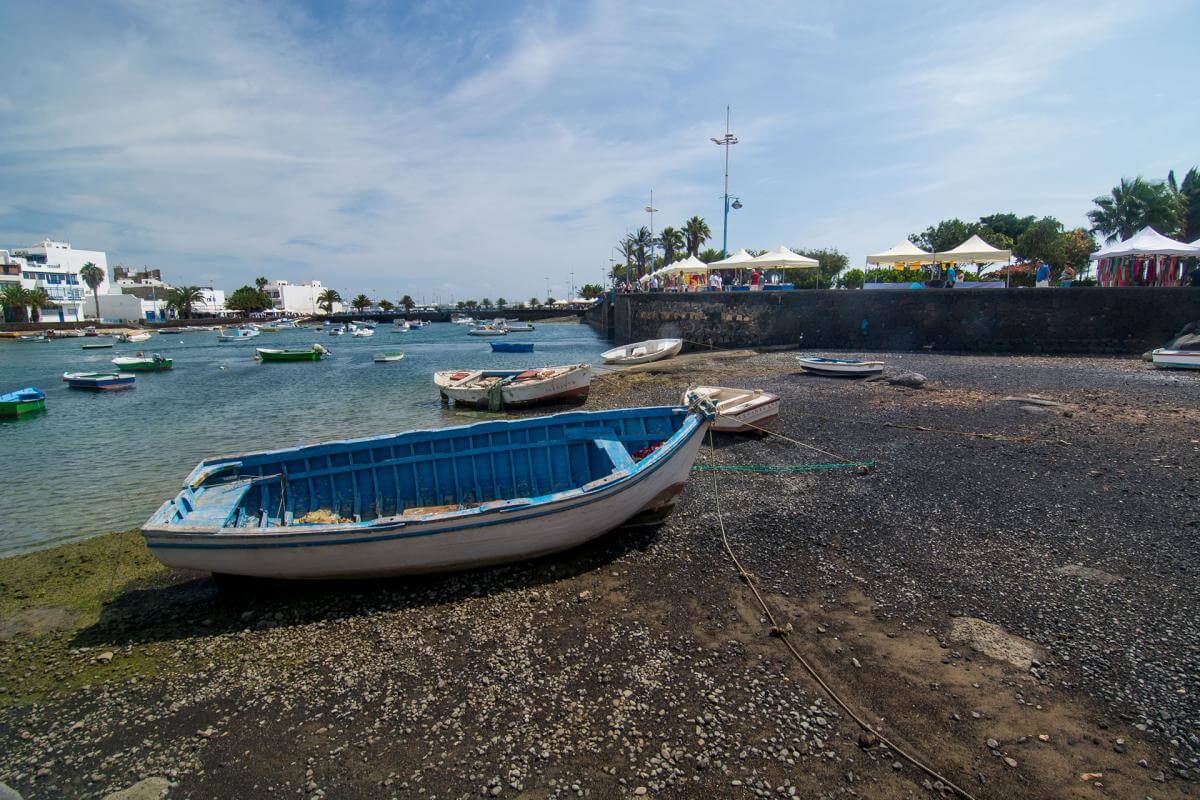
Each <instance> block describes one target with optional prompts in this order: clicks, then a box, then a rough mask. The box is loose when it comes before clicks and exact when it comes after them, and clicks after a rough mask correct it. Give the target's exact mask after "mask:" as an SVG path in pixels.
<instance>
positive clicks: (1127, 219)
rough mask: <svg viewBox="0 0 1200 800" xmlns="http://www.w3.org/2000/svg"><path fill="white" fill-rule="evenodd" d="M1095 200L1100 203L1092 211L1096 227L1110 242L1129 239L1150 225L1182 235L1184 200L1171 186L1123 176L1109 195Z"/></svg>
mask: <svg viewBox="0 0 1200 800" xmlns="http://www.w3.org/2000/svg"><path fill="white" fill-rule="evenodd" d="M1092 202H1094V203H1095V204H1096V208H1094V209H1092V210H1091V211H1089V212H1088V219H1089V220H1091V223H1092V230H1094V231H1096V232H1097V233H1101V234H1104V237H1105V241H1107V242H1111V241H1113V240H1114V239H1118V238H1119V239H1128V238H1129V237H1130V236H1133V235H1134V234H1135V233H1137V232H1138V231H1140V230H1141V229H1142V228H1144V227H1146V226H1147V225H1150V226H1152V227H1153V228H1154V229H1155V230H1156V231H1158V232H1159V233H1162V234H1163V235H1165V236H1174V235H1178V231H1179V223H1180V221H1181V220H1182V218H1183V208H1182V206H1183V203H1182V202H1181V201H1180V199H1179V197H1178V196H1177V195H1176V194H1175V193H1174V192H1172V191H1171V188H1170V187H1169V186H1167V184H1165V183H1158V182H1154V181H1148V180H1146V179H1145V178H1142V177H1141V176H1138V177H1136V178H1134V179H1132V180H1130V179H1129V178H1121V183H1120V184H1119V185H1117V186H1114V187H1113V188H1112V192H1110V193H1109V195H1107V196H1105V197H1097V198H1096V199H1095V200H1093V201H1092Z"/></svg>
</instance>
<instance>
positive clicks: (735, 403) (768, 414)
mask: <svg viewBox="0 0 1200 800" xmlns="http://www.w3.org/2000/svg"><path fill="white" fill-rule="evenodd" d="M695 398H700V399H703V400H708V401H710V402H711V403H713V405H715V406H716V409H717V418H716V419H714V420H713V423H712V428H713V430H714V431H724V432H729V433H732V432H735V431H755V430H757V429H758V428H762V427H764V426H765V425H767V424H769V423H770V422H771V421H772V420H774V419H775V418H776V417H777V416H779V395H774V394H771V393H770V392H764V391H763V390H762V389H731V388H729V387H727V386H693V387H691V388H690V389H688V390H687V391H685V392H684V393H683V403H684V405H688V404H690V403H692V401H693V400H694V399H695ZM751 426H753V427H751Z"/></svg>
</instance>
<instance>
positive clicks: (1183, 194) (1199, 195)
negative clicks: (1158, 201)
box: [1167, 167, 1200, 242]
mask: <svg viewBox="0 0 1200 800" xmlns="http://www.w3.org/2000/svg"><path fill="white" fill-rule="evenodd" d="M1167 185H1168V186H1170V187H1171V191H1172V192H1174V193H1175V195H1176V197H1178V198H1179V203H1180V205H1182V207H1183V224H1182V225H1181V226H1180V234H1181V235H1180V238H1181V239H1183V241H1185V242H1191V241H1194V240H1195V239H1197V238H1200V170H1198V169H1197V168H1196V167H1192V168H1191V169H1189V170H1188V171H1187V174H1186V175H1184V176H1183V183H1181V184H1178V185H1176V183H1175V170H1171V171H1170V172H1168V173H1167Z"/></svg>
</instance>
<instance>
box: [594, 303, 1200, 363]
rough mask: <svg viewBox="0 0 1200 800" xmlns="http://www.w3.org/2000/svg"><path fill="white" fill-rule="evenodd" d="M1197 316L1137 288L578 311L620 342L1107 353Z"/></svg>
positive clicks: (1128, 348) (1199, 307)
mask: <svg viewBox="0 0 1200 800" xmlns="http://www.w3.org/2000/svg"><path fill="white" fill-rule="evenodd" d="M1195 320H1200V289H1191V288H1134V287H1129V288H1120V289H1101V288H1095V287H1081V288H1072V289H1062V288H1055V289H987V290H961V289H922V290H913V291H911V292H872V291H801V292H754V293H749V292H746V293H742V292H736V293H734V292H721V293H717V292H713V293H708V292H699V293H683V294H666V293H654V294H635V295H617V296H616V298H615V302H614V300H613V298H611V297H610V298H609V299H607V300H605V302H604V303H602V304H599V306H598V307H596V308H594V309H592V310H590V311H589V312H588V313H587V316H586V321H587V322H588V324H589V325H591V326H592V327H593V328H595V329H596V330H597V331H599V332H601V333H602V334H604V335H606V336H609V337H611V338H612V339H614V340H615V341H617V342H620V343H623V342H634V341H639V340H641V339H655V338H665V337H682V338H684V339H687V340H689V341H690V342H693V343H703V344H708V345H712V346H716V347H765V346H788V345H794V346H799V347H811V348H828V349H847V350H921V349H934V350H940V351H957V352H984V353H1082V354H1112V355H1129V354H1139V353H1142V352H1145V351H1146V350H1150V349H1153V348H1155V347H1159V346H1161V345H1162V344H1163V343H1164V342H1165V341H1167V340H1168V339H1169V338H1171V337H1172V336H1173V335H1174V334H1175V333H1176V332H1177V331H1178V330H1179V329H1180V328H1181V327H1183V326H1184V325H1185V324H1187V323H1188V322H1190V321H1195ZM691 347H693V348H694V347H695V344H692V345H691Z"/></svg>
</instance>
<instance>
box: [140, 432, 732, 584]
mask: <svg viewBox="0 0 1200 800" xmlns="http://www.w3.org/2000/svg"><path fill="white" fill-rule="evenodd" d="M638 411H644V410H642V409H639V410H638ZM670 411H671V413H674V414H682V415H686V416H685V417H683V418H681V420H680V427H679V428H678V429H676V431H675V433H674V434H672V435H671V436H670V437H669V438H668V439H666V440H665V441H664V442H662V443H661V446H659V447H658V448H657V449H654V450H653V452H651V453H649V454H648V455H646V456H645V457H644V458H643V459H642V461H641V462H638V463H636V464H635V463H634V462H633V460H632V459H630V458H629V457H628V456H626V460H627V461H628V464H627V465H626V466H625V468H624V469H621V468H619V466H620V465H617V466H618V468H617V469H615V471H614V472H613V473H612V474H611V475H609V476H608V477H606V478H604V479H602V480H597V481H593V482H592V483H590V484H587V485H585V486H582V487H579V488H576V489H572V490H570V491H563V492H559V493H557V494H551V495H545V496H541V497H535V498H518V499H515V500H499V501H494V502H490V503H484V504H483V505H482V506H480V507H478V508H474V509H471V510H469V511H461V512H456V513H437V514H429V515H425V516H418V517H413V518H411V519H406V518H397V517H390V518H387V519H384V520H379V521H377V522H375V523H358V524H354V525H307V526H303V527H302V528H301V529H299V530H297V529H296V528H295V527H292V528H262V529H256V528H249V529H245V528H232V529H228V528H226V529H222V530H221V531H220V533H217V534H215V535H214V534H213V533H212V532H211V531H207V530H203V531H202V530H199V529H196V528H189V526H187V525H180V526H171V525H168V524H165V522H166V521H168V520H169V519H170V518H171V516H172V513H173V512H172V503H174V502H180V500H181V498H183V495H182V494H181V495H180V497H179V498H176V500H175V501H169V502H168V503H167V504H164V506H163V508H161V509H160V510H159V511H158V512H157V513H156V514H155V516H154V517H152V518H151V519H150V520H149V521H148V522H147V523H146V525H145V526H143V529H142V530H143V534H144V535H145V538H146V543H147V545H148V546H149V547H150V549H151V551H152V552H153V553H154V555H155V556H156V557H157V558H158V559H159V560H160V561H162V562H163V563H164V564H166V565H167V566H170V567H177V568H181V569H192V570H201V571H208V572H215V573H223V574H231V575H241V576H253V577H263V578H283V579H300V580H323V579H333V578H364V577H380V576H389V575H411V574H420V573H428V572H442V571H448V570H458V569H468V568H474V567H482V566H488V565H492V564H501V563H506V562H511V561H517V560H522V559H528V558H534V557H537V556H541V555H547V554H550V553H555V552H560V551H563V550H567V549H570V548H573V547H576V546H578V545H581V544H584V543H585V542H588V541H590V540H593V539H595V538H597V537H599V536H602V535H604V534H605V533H607V532H608V531H611V530H612V529H614V528H616V527H619V526H620V525H622V524H624V523H625V522H627V521H629V520H631V519H633V518H635V517H639V516H640V515H644V514H647V513H658V514H663V513H665V512H667V511H669V509H670V508H671V507H672V506H673V504H674V502H675V497H676V496H677V495H678V494H679V492H681V491H682V490H683V488H684V486H685V484H686V482H687V478H688V474H689V473H690V470H691V467H692V463H693V461H694V460H695V456H696V452H697V450H698V448H699V447H700V445H701V443H702V441H703V438H704V433H705V431H706V430H707V427H708V420H707V418H706V417H704V416H701V415H699V414H691V415H687V412H686V410H685V409H672V410H670ZM605 413H608V414H612V413H613V412H595V413H593V414H588V413H587V412H575V413H573V414H563V415H555V416H552V417H547V418H542V420H543V421H546V422H548V423H550V424H553V423H554V421H555V420H556V419H560V418H571V417H576V418H578V417H583V416H585V415H586V416H596V417H599V415H601V414H605ZM616 413H621V412H616ZM525 422H529V421H525ZM496 424H501V425H514V424H519V423H482V425H496ZM478 427H479V426H467V428H478ZM467 428H464V429H461V430H466V429H467ZM594 430H595V432H596V435H598V436H603V435H606V434H605V433H604V431H603V429H594ZM472 441H473V440H472ZM202 466H203V465H202ZM198 469H199V468H198ZM195 475H196V473H193V476H195ZM300 480H302V479H300ZM295 481H296V479H293V484H294V483H295ZM185 493H186V490H185ZM173 528H175V529H173Z"/></svg>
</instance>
